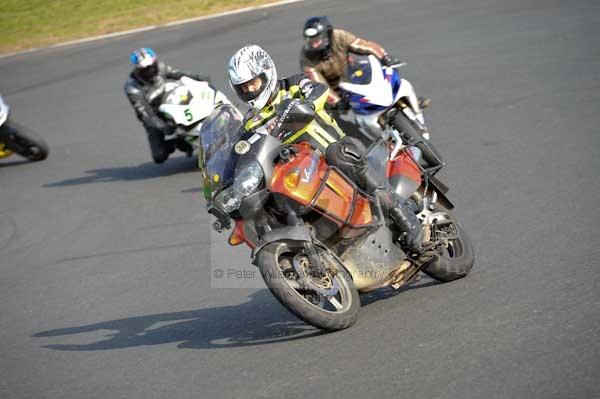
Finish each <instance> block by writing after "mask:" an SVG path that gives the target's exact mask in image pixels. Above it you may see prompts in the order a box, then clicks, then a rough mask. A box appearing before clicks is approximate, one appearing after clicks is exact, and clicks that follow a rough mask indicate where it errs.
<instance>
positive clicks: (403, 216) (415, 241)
mask: <svg viewBox="0 0 600 399" xmlns="http://www.w3.org/2000/svg"><path fill="white" fill-rule="evenodd" d="M390 217H391V218H392V219H393V220H394V222H396V225H397V226H398V228H399V229H400V231H401V234H400V242H401V243H402V245H403V246H404V247H405V248H407V249H408V250H409V251H411V252H412V253H421V251H422V246H421V243H422V242H423V227H421V223H419V219H417V215H415V214H414V212H413V211H412V210H411V209H409V208H408V207H407V206H406V205H404V204H400V203H396V205H395V206H394V207H393V208H392V209H390Z"/></svg>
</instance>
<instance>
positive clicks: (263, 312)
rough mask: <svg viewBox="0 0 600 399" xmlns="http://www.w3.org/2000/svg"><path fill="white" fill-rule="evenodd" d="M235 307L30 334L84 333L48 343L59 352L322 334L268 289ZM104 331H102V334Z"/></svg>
mask: <svg viewBox="0 0 600 399" xmlns="http://www.w3.org/2000/svg"><path fill="white" fill-rule="evenodd" d="M249 298H250V301H248V302H244V303H242V304H239V305H235V306H222V307H216V308H206V309H197V310H190V311H182V312H172V313H161V314H154V315H147V316H136V317H129V318H125V319H119V320H111V321H104V322H100V323H95V324H89V325H84V326H78V327H67V328H59V329H56V330H48V331H42V332H39V333H36V334H34V335H33V337H36V338H48V337H62V336H70V335H76V334H84V335H85V337H79V338H77V340H79V341H81V340H86V341H88V342H89V338H90V334H92V335H95V336H96V337H97V338H96V339H97V340H96V341H95V342H91V343H85V344H50V345H44V346H43V347H44V348H48V349H54V350H60V351H98V350H110V349H123V348H131V347H136V346H146V345H162V344H169V343H179V344H178V345H177V347H178V348H188V349H217V348H236V347H245V346H255V345H268V344H274V343H278V342H289V341H294V340H297V339H305V338H309V337H313V336H318V335H321V334H324V332H322V331H321V330H318V329H316V328H314V327H312V326H309V325H307V324H305V323H304V322H302V321H300V320H299V319H297V318H296V317H294V316H293V315H292V314H291V313H289V312H288V311H287V310H285V309H284V308H283V307H282V306H281V305H280V304H279V303H277V302H276V301H275V300H274V299H273V296H272V295H271V293H270V292H269V291H268V290H261V291H258V292H255V293H253V294H251V295H250V296H249ZM107 332H108V333H107Z"/></svg>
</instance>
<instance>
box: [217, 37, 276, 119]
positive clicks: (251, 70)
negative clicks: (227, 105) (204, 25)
mask: <svg viewBox="0 0 600 399" xmlns="http://www.w3.org/2000/svg"><path fill="white" fill-rule="evenodd" d="M227 72H228V74H229V84H230V85H231V88H232V89H233V90H234V91H235V92H236V94H237V95H238V97H239V98H240V99H241V100H242V101H245V102H246V103H248V105H250V106H251V107H253V108H255V109H262V108H263V107H264V106H265V105H267V102H268V101H269V99H270V98H271V96H272V95H273V92H274V91H275V88H276V87H277V70H276V69H275V64H274V63H273V60H272V59H271V57H270V56H269V54H267V52H266V51H265V50H263V49H262V48H260V47H259V46H257V45H255V44H251V45H246V46H244V47H242V48H241V49H239V50H238V51H237V52H236V53H235V54H234V55H233V56H232V57H231V59H230V60H229V66H228V67H227ZM256 77H259V78H260V80H261V86H260V88H259V89H258V90H256V91H252V92H247V91H245V90H243V88H242V83H246V82H249V81H250V80H252V79H254V78H256Z"/></svg>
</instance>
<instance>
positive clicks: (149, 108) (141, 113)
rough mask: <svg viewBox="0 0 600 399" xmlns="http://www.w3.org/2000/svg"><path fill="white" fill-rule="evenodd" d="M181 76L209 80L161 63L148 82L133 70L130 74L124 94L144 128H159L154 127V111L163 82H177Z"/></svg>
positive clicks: (155, 116) (158, 101)
mask: <svg viewBox="0 0 600 399" xmlns="http://www.w3.org/2000/svg"><path fill="white" fill-rule="evenodd" d="M183 76H187V77H189V78H191V79H194V80H200V81H208V80H209V77H208V76H204V75H198V74H194V73H188V72H183V71H180V70H178V69H175V68H173V67H172V66H170V65H167V64H165V63H163V62H159V63H158V73H157V75H156V76H155V77H154V78H153V79H152V80H151V81H149V82H147V81H145V80H143V79H141V78H140V77H139V76H138V75H137V74H136V70H135V69H134V70H133V71H132V72H131V74H130V75H129V78H128V79H127V82H125V94H126V95H127V98H128V99H129V102H130V103H131V105H132V106H133V109H134V110H135V113H136V116H137V117H138V119H139V120H140V121H141V122H142V123H143V124H144V126H145V127H146V128H155V129H156V128H159V126H156V125H157V122H156V119H157V118H159V116H158V115H157V113H156V109H157V108H158V106H159V105H160V98H161V94H162V92H163V90H164V84H165V80H166V79H169V80H177V79H181V78H182V77H183Z"/></svg>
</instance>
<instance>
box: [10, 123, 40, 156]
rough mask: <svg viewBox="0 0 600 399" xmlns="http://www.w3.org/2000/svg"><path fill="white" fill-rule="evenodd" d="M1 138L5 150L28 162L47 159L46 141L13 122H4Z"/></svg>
mask: <svg viewBox="0 0 600 399" xmlns="http://www.w3.org/2000/svg"><path fill="white" fill-rule="evenodd" d="M2 136H3V137H5V138H4V140H5V144H6V148H8V149H10V150H11V151H13V152H15V153H17V154H19V155H21V156H23V157H25V158H27V159H29V160H30V161H34V162H37V161H43V160H44V159H46V158H47V157H48V153H49V149H48V144H47V143H46V141H45V140H44V139H43V138H41V137H40V136H39V135H38V134H36V133H34V132H33V131H31V130H29V129H27V128H25V127H23V126H21V125H19V124H16V123H15V122H13V121H6V123H5V124H4V125H3V126H2Z"/></svg>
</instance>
